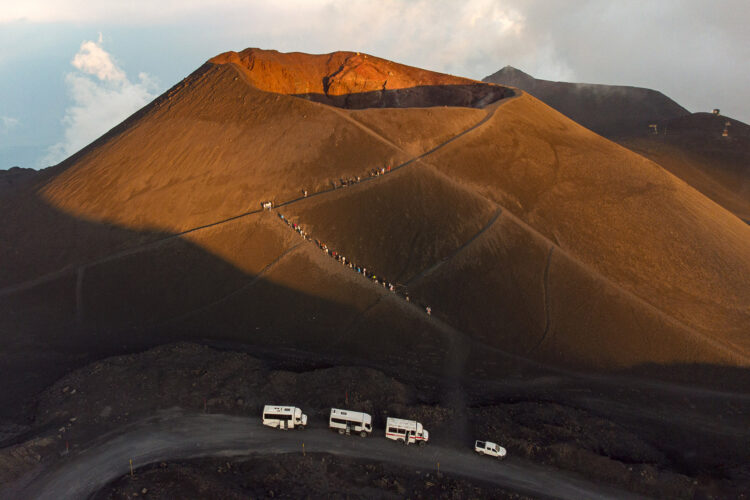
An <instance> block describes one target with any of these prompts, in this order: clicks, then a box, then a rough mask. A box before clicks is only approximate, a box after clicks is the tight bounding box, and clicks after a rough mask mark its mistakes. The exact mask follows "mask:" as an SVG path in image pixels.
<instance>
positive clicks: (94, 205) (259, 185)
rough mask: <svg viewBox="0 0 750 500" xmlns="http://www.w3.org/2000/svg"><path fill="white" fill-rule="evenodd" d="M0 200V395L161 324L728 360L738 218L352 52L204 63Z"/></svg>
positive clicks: (500, 97)
mask: <svg viewBox="0 0 750 500" xmlns="http://www.w3.org/2000/svg"><path fill="white" fill-rule="evenodd" d="M665 109H668V110H669V112H670V113H672V115H674V117H676V118H675V119H679V118H680V117H683V116H684V113H683V111H684V110H682V109H681V108H680V107H679V106H673V105H672V104H671V103H669V102H667V103H665ZM672 115H670V114H669V113H667V114H666V115H665V118H666V119H672V118H673V116H672ZM268 203H270V204H271V206H272V208H271V209H270V210H264V209H263V207H262V204H268ZM266 206H269V205H266ZM0 209H1V210H2V213H3V215H4V217H3V219H2V220H0V241H2V242H4V244H3V245H2V246H0V261H2V262H3V263H4V265H3V266H2V267H1V268H0V332H2V340H1V341H0V342H1V348H0V352H2V355H1V356H2V361H3V362H2V364H0V366H2V370H3V373H2V375H3V376H4V377H6V378H8V377H13V379H14V380H17V381H18V383H17V384H14V387H13V389H12V390H10V391H9V392H8V393H7V394H6V399H7V405H6V408H15V407H17V406H18V405H19V404H20V402H21V401H24V400H25V398H27V397H28V396H29V394H33V393H34V391H38V390H39V389H40V388H41V387H44V386H45V385H46V384H49V383H50V382H51V381H52V380H54V379H55V378H56V377H59V376H60V375H61V374H62V373H65V372H66V371H68V370H70V369H71V368H73V367H76V366H81V365H82V364H83V363H85V362H88V361H91V360H93V359H98V358H99V357H102V356H105V355H111V354H117V353H128V352H133V351H136V350H139V349H143V348H146V347H150V346H154V345H158V344H162V343H166V342H172V341H175V340H185V339H193V340H195V339H201V340H205V339H210V340H212V341H216V342H218V341H221V342H231V343H233V345H234V344H243V345H253V346H261V347H263V348H267V349H282V348H283V349H292V350H295V352H299V351H304V352H306V353H313V354H314V355H315V356H318V357H319V358H320V359H328V360H342V359H343V360H348V361H350V362H351V361H352V360H356V361H358V362H362V363H363V364H377V365H378V366H390V367H396V368H397V367H399V366H404V365H407V364H408V365H410V366H418V367H420V368H421V369H422V370H424V372H425V373H426V374H430V373H433V374H448V375H451V376H456V377H459V376H460V377H475V378H478V379H486V380H493V379H498V378H501V377H504V376H507V375H508V373H515V372H516V371H517V370H522V369H523V367H525V366H531V365H533V366H550V367H555V368H556V369H557V368H561V369H575V370H604V371H613V370H622V369H635V368H637V367H641V366H644V365H647V364H650V365H659V366H673V365H686V364H706V365H713V366H734V367H737V366H742V367H745V366H748V364H750V340H748V339H749V337H748V333H749V332H748V325H750V279H748V277H749V276H750V226H748V225H747V224H745V223H743V222H742V221H741V220H739V219H738V218H737V217H736V216H734V215H733V214H732V213H730V212H729V211H728V210H726V209H725V208H723V207H722V206H719V205H718V204H716V203H714V202H713V201H711V200H710V199H709V198H707V197H706V196H705V195H704V194H702V193H701V192H699V191H697V190H696V189H694V188H693V187H691V186H690V185H688V184H686V183H685V182H684V181H682V180H680V179H679V178H677V177H675V176H674V175H672V174H671V173H670V172H668V171H667V170H665V168H663V167H662V166H661V165H659V164H657V163H655V162H653V161H650V160H649V159H647V158H644V157H643V156H640V155H638V154H636V153H634V152H632V151H630V150H628V149H626V148H624V147H622V146H620V145H618V144H616V143H614V142H611V141H610V140H607V139H605V138H603V137H601V136H600V135H597V134H596V133H594V132H592V131H590V130H588V129H586V128H584V127H583V126H581V125H579V124H577V123H575V122H574V121H572V120H571V119H569V118H567V117H565V116H564V115H563V114H561V113H559V112H558V111H555V110H554V109H552V108H551V107H549V106H548V105H546V104H544V103H542V102H541V101H540V100H538V99H536V98H535V97H532V96H531V95H529V94H528V93H526V92H523V91H520V90H514V89H511V88H509V87H506V86H501V85H496V84H492V83H484V82H479V81H473V80H469V79H465V78H459V77H454V76H450V75H444V74H439V73H434V72H430V71H425V70H421V69H417V68H412V67H408V66H404V65H400V64H396V63H393V62H390V61H386V60H383V59H379V58H377V57H374V56H370V55H366V54H360V53H353V52H336V53H332V54H326V55H308V54H301V53H291V54H282V53H279V52H276V51H266V50H259V49H247V50H244V51H242V52H239V53H235V52H228V53H225V54H221V55H219V56H217V57H215V58H213V59H211V60H209V61H208V62H207V63H205V64H204V65H203V66H201V67H200V68H199V69H197V70H196V71H195V72H194V73H192V74H191V75H189V76H188V77H187V78H185V79H184V80H183V81H181V82H180V83H178V84H177V85H175V86H174V87H172V88H171V89H170V90H168V91H167V92H165V93H164V94H163V95H161V96H160V97H159V98H157V99H156V100H155V101H154V102H152V103H151V104H149V105H148V106H146V107H145V108H143V109H142V110H140V111H138V112H137V113H135V114H134V115H132V116H131V117H129V118H128V119H127V120H125V121H124V122H123V123H121V124H120V125H118V126H117V127H115V128H114V129H112V130H110V131H109V132H108V133H107V134H105V135H104V136H102V137H101V138H99V139H98V140H97V141H95V142H94V143H92V144H90V145H89V146H87V147H86V148H84V149H83V150H81V151H80V152H78V153H76V154H75V155H73V156H72V157H70V158H68V159H67V160H65V161H64V162H62V163H61V164H59V165H57V166H55V167H52V168H50V169H47V170H45V171H43V172H41V173H39V174H38V175H37V176H35V177H33V179H32V181H30V182H27V183H24V184H23V185H21V186H19V187H15V188H14V189H13V190H12V191H9V194H8V195H7V196H4V197H3V199H1V200H0ZM342 259H343V260H342ZM407 299H408V300H407ZM428 308H429V314H428Z"/></svg>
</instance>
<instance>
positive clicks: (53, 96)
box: [0, 0, 750, 169]
mask: <svg viewBox="0 0 750 500" xmlns="http://www.w3.org/2000/svg"><path fill="white" fill-rule="evenodd" d="M271 4H273V5H271ZM748 25H750V1H748V0H723V1H722V0H717V1H715V2H708V1H706V0H699V1H698V0H682V1H678V0H659V1H653V0H649V1H641V0H622V1H615V0H612V1H604V0H463V1H461V0H459V1H448V0H380V1H378V2H372V1H363V0H306V1H303V0H290V1H276V2H268V1H255V0H212V1H207V0H160V1H159V2H153V1H152V0H129V1H127V2H123V1H119V0H117V1H115V0H98V1H97V2H91V1H89V0H85V1H84V0H0V169H3V168H10V167H12V166H16V165H17V166H22V167H31V168H43V167H46V166H49V165H54V164H56V163H58V162H60V161H62V160H63V159H65V158H66V157H68V156H70V155H71V154H73V153H75V152H76V151H78V150H79V149H81V148H82V147H83V146H85V145H87V144H89V143H90V142H92V141H93V140H95V139H96V138H97V137H99V136H101V135H102V134H104V133H105V132H107V131H108V130H109V129H110V128H112V127H114V126H115V125H117V124H118V123H120V122H121V121H122V120H124V119H125V118H126V117H128V116H129V115H130V114H132V113H133V112H135V111H137V110H138V109H140V108H141V107H143V106H144V105H146V104H147V103H148V102H150V101H151V100H152V99H154V98H155V97H156V96H158V95H159V94H161V93H162V92H164V91H165V90H167V89H168V88H169V87H171V86H172V85H174V84H175V83H177V82H178V81H180V80H181V79H182V78H184V77H185V76H187V75H188V74H190V73H191V72H192V71H193V70H195V69H197V68H198V67H199V66H200V65H201V64H203V63H204V62H205V61H206V60H207V59H210V58H211V57H213V56H214V55H216V54H219V53H221V52H226V51H229V50H236V51H240V50H242V49H245V48H247V47H260V48H265V49H277V50H280V51H282V52H289V51H301V52H309V53H327V52H332V51H335V50H351V51H360V52H366V53H369V54H373V55H377V56H379V57H383V58H385V59H390V60H393V61H397V62H400V63H405V64H409V65H413V66H418V67H422V68H426V69H431V70H435V71H441V72H445V73H451V74H455V75H461V76H466V77H470V78H476V79H482V78H484V77H485V76H488V75H490V74H492V73H494V72H496V71H497V70H499V69H500V68H502V67H504V66H506V65H511V66H514V67H516V68H519V69H521V70H523V71H525V72H527V73H529V74H531V75H532V76H534V77H536V78H544V79H549V80H561V81H575V82H587V83H604V84H617V85H634V86H639V87H648V88H653V89H656V90H659V91H661V92H663V93H665V94H666V95H668V96H669V97H671V98H672V99H674V100H675V101H677V102H678V103H679V104H681V105H682V106H684V107H686V108H687V109H688V110H690V111H710V110H711V109H713V108H721V110H722V113H723V114H725V115H727V116H731V117H733V118H736V119H739V120H741V121H744V122H746V123H748V122H750V29H748V28H747V26H748Z"/></svg>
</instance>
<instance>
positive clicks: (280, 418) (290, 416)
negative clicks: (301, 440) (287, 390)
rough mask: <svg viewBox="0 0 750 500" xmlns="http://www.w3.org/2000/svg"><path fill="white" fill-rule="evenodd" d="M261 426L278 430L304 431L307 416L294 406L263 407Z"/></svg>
mask: <svg viewBox="0 0 750 500" xmlns="http://www.w3.org/2000/svg"><path fill="white" fill-rule="evenodd" d="M263 425H267V426H268V427H277V428H279V429H295V428H296V429H304V428H305V426H306V425H307V415H305V414H304V413H302V410H300V409H299V408H296V407H294V406H274V405H266V406H264V407H263Z"/></svg>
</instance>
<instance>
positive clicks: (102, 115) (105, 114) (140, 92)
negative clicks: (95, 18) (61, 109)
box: [41, 35, 157, 165]
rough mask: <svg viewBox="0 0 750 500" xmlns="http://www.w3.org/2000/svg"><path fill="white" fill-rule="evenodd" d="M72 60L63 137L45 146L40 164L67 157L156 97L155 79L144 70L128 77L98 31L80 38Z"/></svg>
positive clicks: (66, 78) (51, 162)
mask: <svg viewBox="0 0 750 500" xmlns="http://www.w3.org/2000/svg"><path fill="white" fill-rule="evenodd" d="M71 64H72V65H73V67H75V68H76V69H77V70H78V71H75V72H71V73H68V74H67V75H66V76H65V83H66V86H67V88H68V93H69V95H70V98H71V99H72V101H73V104H72V105H71V106H69V107H68V108H67V109H66V110H65V117H64V118H63V119H62V123H63V126H64V127H65V131H64V133H63V136H64V139H63V140H62V141H60V142H58V143H57V144H54V145H53V146H51V147H50V148H49V149H48V151H47V155H46V156H45V157H44V158H43V159H42V162H41V163H42V165H52V164H55V163H58V162H60V161H62V160H63V159H65V158H67V157H68V156H70V155H71V154H73V153H75V152H76V151H78V150H79V149H81V148H82V147H84V146H86V145H87V144H89V143H91V142H92V141H94V140H95V139H97V138H98V137H99V136H101V135H102V134H104V133H105V132H107V131H108V130H109V129H111V128H112V127H114V126H115V125H117V124H118V123H120V122H121V121H122V120H124V119H125V118H127V117H128V116H129V115H131V114H132V113H134V112H135V111H137V110H138V109H140V108H142V107H143V106H144V105H146V104H147V103H148V102H150V101H151V100H152V99H153V98H154V97H155V94H154V92H155V91H156V89H157V84H156V82H155V81H154V80H153V79H152V78H151V77H150V76H149V75H148V74H146V73H140V74H139V75H138V79H137V80H136V81H131V80H130V79H129V78H128V77H127V75H126V73H125V71H123V70H122V69H121V68H120V67H118V66H117V64H116V62H115V61H114V60H113V59H112V57H111V55H110V54H109V53H108V52H107V51H105V50H104V49H103V48H102V37H101V35H99V40H98V41H97V42H93V41H85V42H83V43H82V44H81V48H80V50H79V51H78V53H77V54H76V55H75V56H74V57H73V60H72V61H71Z"/></svg>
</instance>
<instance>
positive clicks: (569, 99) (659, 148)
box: [484, 66, 750, 221]
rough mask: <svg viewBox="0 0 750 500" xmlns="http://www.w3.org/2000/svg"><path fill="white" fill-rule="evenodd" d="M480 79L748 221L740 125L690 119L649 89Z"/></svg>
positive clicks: (508, 75)
mask: <svg viewBox="0 0 750 500" xmlns="http://www.w3.org/2000/svg"><path fill="white" fill-rule="evenodd" d="M484 80H485V81H487V82H493V83H498V84H501V85H511V86H514V87H517V88H519V89H521V90H524V91H526V92H529V93H530V94H532V95H534V96H535V97H537V98H538V99H540V100H542V101H544V102H545V103H546V104H548V105H550V106H552V107H553V108H555V109H557V110H558V111H560V112H561V113H563V114H564V115H566V116H568V117H569V118H571V119H573V120H574V121H576V122H578V123H580V124H581V125H583V126H585V127H587V128H589V129H591V130H593V131H594V132H596V133H598V134H601V135H603V136H605V137H608V138H609V139H612V140H614V141H616V142H618V143H620V144H622V145H623V146H625V147H627V148H629V149H632V150H633V151H635V152H637V153H639V154H641V155H643V156H645V157H647V158H649V159H651V160H653V161H655V162H657V163H659V165H661V166H662V167H664V168H666V169H667V170H669V171H670V172H671V173H673V174H674V175H676V176H677V177H679V178H681V179H682V180H684V181H686V182H687V183H688V184H690V185H691V186H693V187H694V188H696V189H698V190H699V191H701V192H702V193H703V194H705V195H706V196H708V197H709V198H711V199H712V200H714V201H715V202H717V203H719V204H720V205H722V206H723V207H725V208H726V209H728V210H729V211H731V212H732V213H734V214H735V215H737V216H738V217H739V218H741V219H743V220H745V221H749V220H750V142H748V137H749V135H748V126H747V125H746V124H744V123H742V122H739V121H737V120H733V119H731V118H726V117H724V116H720V115H711V114H708V113H694V114H691V113H689V112H688V111H687V110H686V109H684V108H682V107H681V106H679V105H678V104H677V103H675V102H674V101H673V100H671V99H669V98H668V97H666V96H665V95H663V94H662V93H660V92H657V91H654V90H650V89H644V88H637V87H625V86H616V85H596V84H585V83H567V82H552V81H547V80H538V79H536V78H533V77H532V76H530V75H528V74H526V73H524V72H522V71H520V70H517V69H515V68H512V67H510V66H506V67H505V68H503V69H501V70H500V71H498V72H497V73H495V74H493V75H491V76H488V77H487V78H485V79H484ZM727 123H729V126H727V125H726V124H727ZM654 127H655V128H654ZM724 129H727V132H728V135H727V136H724V134H723V132H724Z"/></svg>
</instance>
